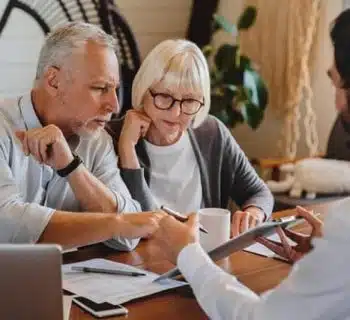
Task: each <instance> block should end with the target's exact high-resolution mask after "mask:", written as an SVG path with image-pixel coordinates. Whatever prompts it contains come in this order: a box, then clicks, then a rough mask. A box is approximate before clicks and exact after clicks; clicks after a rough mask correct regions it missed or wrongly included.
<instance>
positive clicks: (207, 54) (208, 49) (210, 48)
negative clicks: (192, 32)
mask: <svg viewBox="0 0 350 320" xmlns="http://www.w3.org/2000/svg"><path fill="white" fill-rule="evenodd" d="M202 52H203V54H204V56H205V57H206V58H208V57H210V56H211V55H212V53H213V52H214V48H213V46H212V45H210V44H207V45H205V46H204V47H203V48H202Z"/></svg>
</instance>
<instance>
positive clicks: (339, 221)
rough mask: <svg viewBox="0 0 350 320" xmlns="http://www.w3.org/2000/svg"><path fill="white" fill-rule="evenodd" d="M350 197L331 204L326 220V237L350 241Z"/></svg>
mask: <svg viewBox="0 0 350 320" xmlns="http://www.w3.org/2000/svg"><path fill="white" fill-rule="evenodd" d="M349 211H350V197H346V198H345V199H343V200H340V201H336V202H334V203H331V204H330V205H329V206H328V208H327V214H326V218H325V225H324V229H325V232H324V234H325V236H326V237H328V236H331V237H337V238H338V239H342V241H346V242H348V241H349V240H350V232H349V230H350V215H349Z"/></svg>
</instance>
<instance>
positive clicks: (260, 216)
mask: <svg viewBox="0 0 350 320" xmlns="http://www.w3.org/2000/svg"><path fill="white" fill-rule="evenodd" d="M264 219H265V213H264V212H263V211H262V210H261V209H259V208H257V207H254V206H250V207H248V208H246V209H245V210H244V211H241V210H237V211H236V212H235V213H234V214H233V216H232V223H231V237H236V236H238V235H239V234H241V233H243V232H245V231H247V230H248V229H250V228H254V227H256V226H257V225H259V224H260V223H262V222H263V221H264Z"/></svg>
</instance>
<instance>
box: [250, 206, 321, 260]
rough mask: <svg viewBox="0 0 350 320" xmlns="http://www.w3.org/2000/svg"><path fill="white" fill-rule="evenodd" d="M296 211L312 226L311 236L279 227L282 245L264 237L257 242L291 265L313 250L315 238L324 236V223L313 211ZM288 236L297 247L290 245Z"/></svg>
mask: <svg viewBox="0 0 350 320" xmlns="http://www.w3.org/2000/svg"><path fill="white" fill-rule="evenodd" d="M296 210H297V215H298V216H301V217H303V218H304V219H305V220H306V221H307V222H308V223H309V224H310V225H311V226H312V232H311V235H305V234H301V233H298V232H294V231H291V230H289V229H282V228H280V227H278V228H277V233H278V235H279V237H280V240H281V243H279V242H276V241H272V240H269V239H266V238H264V237H260V238H258V239H257V242H259V243H261V244H262V245H264V246H265V247H267V248H269V249H270V250H272V251H273V252H274V253H276V254H278V255H279V256H281V257H283V258H285V259H287V260H288V261H289V262H291V263H294V262H296V261H297V260H299V259H300V258H302V257H303V256H304V254H305V253H307V252H309V251H310V250H311V249H312V239H313V238H314V237H322V236H323V222H322V221H321V220H319V219H318V218H317V217H316V216H315V215H314V214H313V211H308V210H306V209H304V208H302V207H297V208H296ZM287 236H288V237H289V238H290V239H291V240H293V241H294V242H295V243H296V245H295V246H291V245H290V244H289V243H288V239H287Z"/></svg>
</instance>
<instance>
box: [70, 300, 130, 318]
mask: <svg viewBox="0 0 350 320" xmlns="http://www.w3.org/2000/svg"><path fill="white" fill-rule="evenodd" d="M73 302H74V303H75V304H76V305H78V306H79V307H81V308H82V309H83V310H85V311H87V312H89V313H90V314H92V315H93V316H95V317H96V318H103V317H110V316H116V315H123V314H127V313H128V309H126V308H124V307H123V306H121V305H114V304H110V303H108V302H103V303H95V302H93V301H91V300H89V299H87V298H84V297H77V296H75V297H74V298H73Z"/></svg>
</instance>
